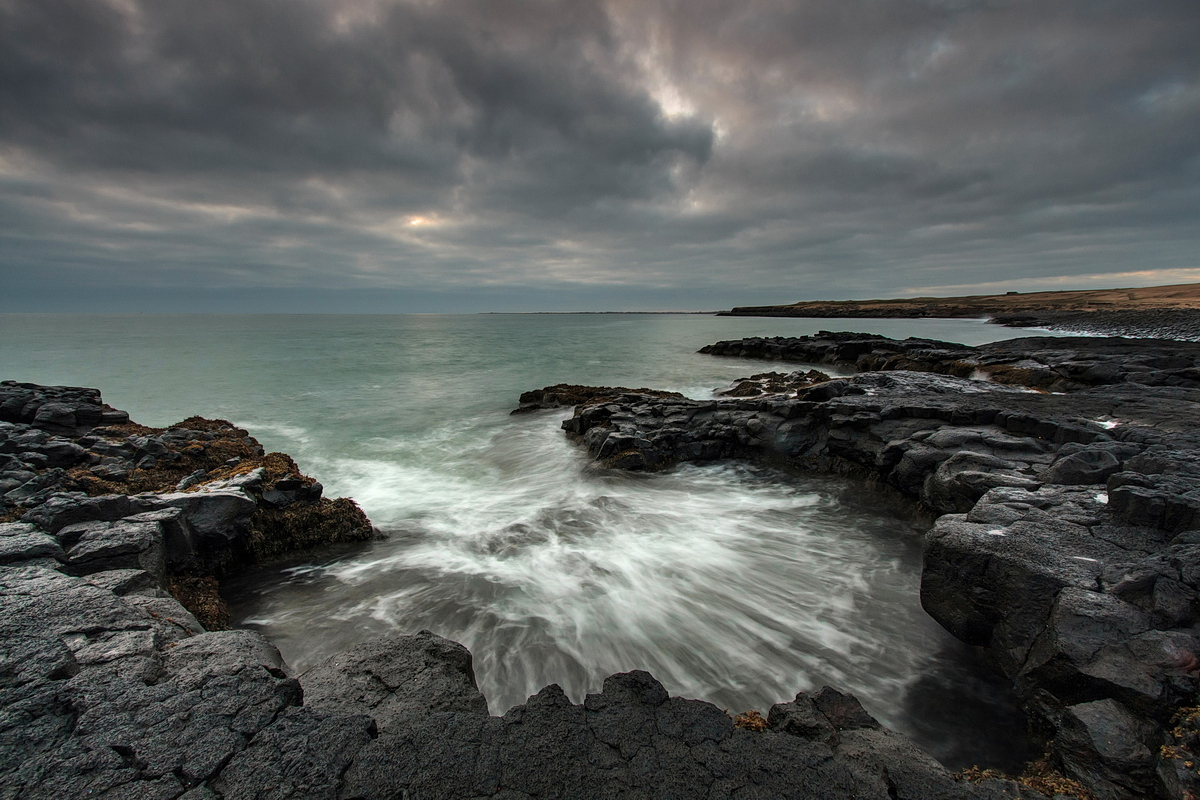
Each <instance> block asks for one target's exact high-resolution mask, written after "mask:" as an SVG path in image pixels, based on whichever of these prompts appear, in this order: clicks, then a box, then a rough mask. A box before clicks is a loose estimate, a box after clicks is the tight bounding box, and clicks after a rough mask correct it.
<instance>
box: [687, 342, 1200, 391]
mask: <svg viewBox="0 0 1200 800" xmlns="http://www.w3.org/2000/svg"><path fill="white" fill-rule="evenodd" d="M700 352H701V353H708V354H710V355H716V356H737V357H739V358H755V359H765V360H772V361H792V362H797V363H802V364H829V365H831V366H836V367H840V368H843V369H853V370H859V371H863V372H865V371H889V370H908V371H915V372H934V373H938V374H941V375H952V376H955V377H959V378H982V379H987V380H990V381H993V382H995V383H1003V384H1007V385H1013V386H1024V387H1028V388H1033V389H1042V390H1045V391H1051V392H1065V391H1078V390H1080V389H1088V388H1092V387H1096V386H1111V385H1113V384H1118V383H1132V384H1138V385H1142V386H1179V387H1187V388H1193V389H1194V388H1197V387H1200V343H1197V342H1171V341H1161V340H1154V339H1120V338H1092V337H1086V338H1076V337H1062V338H1059V337H1030V338H1023V339H1009V340H1007V341H1002V342H992V343H990V344H984V345H979V346H978V347H970V346H968V345H963V344H955V343H953V342H939V341H936V340H933V339H915V338H910V339H888V338H886V337H883V336H877V335H874V334H867V333H831V332H829V331H821V332H820V333H818V334H816V335H815V336H800V337H794V338H788V337H781V336H780V337H771V338H757V337H756V338H750V339H737V340H733V341H725V342H717V343H715V344H711V345H708V346H706V347H703V348H701V349H700Z"/></svg>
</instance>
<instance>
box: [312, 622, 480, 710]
mask: <svg viewBox="0 0 1200 800" xmlns="http://www.w3.org/2000/svg"><path fill="white" fill-rule="evenodd" d="M303 683H304V691H305V698H306V704H307V705H308V706H309V707H310V708H315V709H318V710H324V711H330V712H337V713H343V714H365V715H369V716H371V717H373V718H374V719H375V721H376V723H377V724H378V725H379V730H381V731H391V730H399V729H400V728H402V727H403V726H404V724H405V723H406V722H407V721H409V720H411V719H413V718H414V717H422V716H427V715H429V714H432V713H437V712H456V713H463V714H477V715H483V716H486V715H487V700H485V699H484V697H483V695H482V694H480V693H479V690H478V689H477V688H476V687H475V673H474V671H473V670H472V669H471V654H470V652H468V651H467V649H466V648H465V647H463V646H462V645H461V644H458V643H457V642H452V641H450V640H448V639H443V638H442V637H440V636H437V635H435V634H433V633H431V632H430V631H421V632H420V633H418V634H415V635H413V636H399V637H394V638H388V639H375V640H372V641H369V642H364V643H363V644H359V645H355V646H354V647H351V648H350V649H348V650H345V651H343V652H341V653H339V654H338V655H336V656H333V657H332V658H329V659H327V660H325V661H323V662H321V663H320V664H318V665H316V666H315V667H313V668H312V669H310V670H308V672H306V673H305V674H304V678H303Z"/></svg>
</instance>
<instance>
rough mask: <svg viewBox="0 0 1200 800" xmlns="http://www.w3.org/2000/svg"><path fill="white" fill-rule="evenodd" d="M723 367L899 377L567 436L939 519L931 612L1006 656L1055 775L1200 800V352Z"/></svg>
mask: <svg viewBox="0 0 1200 800" xmlns="http://www.w3.org/2000/svg"><path fill="white" fill-rule="evenodd" d="M704 352H712V353H716V354H724V355H736V356H741V357H762V358H772V359H779V360H792V359H795V360H797V361H801V362H805V361H807V362H808V363H822V364H835V365H837V366H840V367H843V368H845V367H858V368H863V369H876V370H888V371H875V372H863V373H860V374H857V375H854V376H852V377H848V378H839V379H836V380H830V381H827V382H824V383H820V384H816V385H814V386H811V387H809V388H801V389H799V390H797V391H791V392H786V393H781V394H777V395H773V396H764V397H759V398H754V399H744V400H743V399H738V400H734V399H729V400H713V401H696V400H662V399H658V398H649V397H634V396H627V397H623V398H621V399H620V400H619V401H615V402H596V403H592V404H587V405H584V406H580V407H579V408H577V409H576V412H575V415H574V417H573V418H571V419H569V420H566V421H565V422H564V423H563V426H564V428H565V429H566V430H567V431H568V432H569V433H570V434H571V435H572V436H574V437H575V438H577V439H578V440H579V441H580V442H582V444H583V445H584V446H586V447H587V449H588V451H589V452H590V453H591V454H592V456H593V457H594V458H596V459H597V461H598V462H599V463H600V464H601V465H604V466H608V467H615V468H622V469H663V468H667V467H669V466H671V465H673V464H676V463H678V462H681V461H689V460H707V459H719V458H745V459H754V460H759V461H765V462H768V463H776V464H781V465H786V466H790V467H798V468H803V469H813V470H820V471H825V472H837V473H842V474H848V475H854V476H858V477H862V478H865V479H867V480H870V481H872V482H874V483H875V484H877V485H880V486H886V487H890V488H891V489H893V490H895V491H898V492H900V493H902V494H904V495H906V496H909V497H912V498H915V499H918V500H920V502H921V503H922V504H923V505H924V506H925V507H926V508H928V509H929V510H931V511H933V512H935V513H937V514H939V515H941V516H940V517H939V518H938V520H937V523H936V524H935V526H934V527H933V529H932V530H931V531H930V532H929V534H928V535H927V537H926V540H925V555H924V565H923V570H922V602H923V604H924V606H925V608H926V609H927V610H928V611H929V613H930V614H931V615H932V616H933V617H934V618H936V619H937V620H938V621H939V622H941V623H942V624H943V625H944V626H945V627H946V628H947V629H948V630H949V631H950V632H952V633H953V634H955V635H956V636H957V637H958V638H960V639H962V640H963V641H965V642H967V643H969V644H973V645H978V646H981V647H984V648H986V649H987V650H988V652H989V653H990V654H991V656H992V658H993V660H994V661H995V663H996V664H997V666H998V667H999V668H1000V669H1001V670H1002V671H1003V672H1004V673H1005V674H1006V675H1008V676H1009V677H1010V678H1011V679H1012V680H1013V682H1014V684H1015V686H1016V687H1017V689H1018V691H1019V693H1020V695H1021V696H1022V698H1023V699H1024V701H1025V703H1026V705H1027V707H1028V709H1029V710H1030V711H1031V712H1032V713H1033V715H1034V717H1035V719H1036V720H1037V721H1038V723H1039V724H1040V726H1041V729H1042V731H1043V732H1044V734H1045V738H1046V739H1047V740H1048V741H1049V743H1050V745H1051V746H1052V748H1053V758H1054V762H1055V764H1056V765H1057V766H1058V767H1059V768H1061V769H1062V770H1064V771H1065V772H1066V773H1067V774H1069V775H1071V776H1072V777H1074V778H1076V779H1078V780H1079V781H1081V782H1082V783H1084V784H1085V785H1086V786H1087V787H1088V788H1089V789H1090V790H1091V791H1092V792H1093V793H1094V795H1095V796H1096V797H1100V798H1124V797H1147V796H1163V797H1186V796H1188V795H1187V793H1188V792H1196V791H1197V790H1198V789H1200V781H1198V778H1197V774H1196V771H1195V769H1194V768H1193V766H1192V765H1193V764H1195V763H1197V759H1196V754H1195V753H1194V752H1191V751H1188V750H1187V748H1186V747H1184V748H1180V747H1178V746H1177V743H1178V742H1179V741H1183V740H1187V735H1186V732H1185V733H1184V734H1179V733H1177V731H1178V728H1177V727H1176V724H1175V723H1176V721H1175V718H1176V716H1177V715H1179V714H1180V712H1181V710H1183V715H1184V716H1185V717H1187V716H1188V709H1189V708H1190V707H1192V706H1195V705H1196V702H1197V689H1198V688H1200V680H1198V679H1197V671H1198V669H1200V660H1198V656H1200V628H1198V627H1197V625H1196V623H1197V611H1198V605H1197V603H1198V594H1200V591H1198V590H1200V488H1197V487H1198V486H1200V434H1198V433H1197V431H1196V428H1195V423H1196V420H1198V419H1200V389H1198V388H1197V386H1198V383H1197V378H1198V377H1200V373H1197V371H1196V364H1197V357H1198V355H1200V347H1197V346H1195V345H1190V344H1183V343H1167V342H1125V341H1116V342H1114V341H1112V340H1094V339H1087V340H1072V339H1025V340H1014V341H1011V342H1004V343H999V344H997V345H995V346H984V347H980V348H968V347H964V346H961V345H951V344H946V343H941V342H930V341H926V340H913V339H910V340H905V341H903V342H897V341H893V340H887V339H882V338H881V337H873V336H864V335H862V334H822V335H819V336H817V337H804V338H802V339H796V340H780V339H774V340H770V339H768V340H764V339H753V340H745V341H743V342H723V343H720V344H718V345H714V346H712V347H709V348H705V350H704ZM914 368H917V369H921V370H923V371H921V372H914V371H911V370H913V369H914ZM931 373H938V374H931ZM964 373H965V374H975V375H986V374H991V375H992V376H994V377H1002V378H1003V379H1004V380H1005V381H1006V382H1007V383H1017V382H1018V380H1017V379H1018V378H1019V377H1022V376H1023V377H1025V378H1026V379H1027V381H1028V383H1029V384H1030V385H1033V386H1047V385H1048V386H1051V387H1054V388H1055V389H1057V390H1062V389H1067V388H1071V389H1076V391H1073V392H1072V393H1070V394H1065V395H1064V394H1059V395H1052V394H1046V393H1044V392H1032V391H1029V390H1027V389H1021V388H1017V387H1015V386H1011V385H1001V384H997V383H994V382H988V381H980V380H967V379H965V378H963V377H953V375H954V374H964ZM1189 718H1190V719H1192V720H1193V724H1194V716H1192V717H1189ZM1172 748H1174V749H1172Z"/></svg>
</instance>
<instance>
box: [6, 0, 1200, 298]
mask: <svg viewBox="0 0 1200 800" xmlns="http://www.w3.org/2000/svg"><path fill="white" fill-rule="evenodd" d="M1197 42H1200V2H1197V0H1177V1H1174V2H1172V1H1170V0H1125V1H1124V2H1116V1H1111V2H1110V1H1108V0H1054V1H1053V2H1047V1H1046V0H1011V1H1007V0H791V1H790V2H784V1H783V0H739V2H728V0H721V1H720V2H718V1H717V0H661V1H660V0H608V1H607V2H605V1H602V0H557V1H555V0H445V1H440V0H205V2H203V3H197V2H195V1H194V0H0V311H67V312H78V311H122V312H126V311H147V312H151V311H172V312H175V311H198V312H210V311H238V312H254V311H264V312H266V311H270V312H288V311H293V312H320V311H329V312H354V311H363V312H385V313H386V312H474V311H572V310H589V311H596V310H660V309H676V310H699V309H705V310H713V309H720V308H729V307H731V306H734V305H749V304H759V303H787V302H796V301H800V300H808V299H863V298H872V297H891V296H913V295H924V294H972V293H993V292H1000V291H1006V290H1021V291H1027V290H1045V289H1059V288H1061V289H1075V288H1097V287H1117V286H1147V285H1155V284H1169V283H1186V282H1195V281H1200V255H1198V254H1200V46H1198V45H1197Z"/></svg>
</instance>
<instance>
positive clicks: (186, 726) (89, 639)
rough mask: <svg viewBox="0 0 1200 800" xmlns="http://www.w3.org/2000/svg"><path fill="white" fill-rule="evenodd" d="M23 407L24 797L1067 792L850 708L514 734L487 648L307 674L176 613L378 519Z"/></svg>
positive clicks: (17, 739) (603, 695) (278, 481)
mask: <svg viewBox="0 0 1200 800" xmlns="http://www.w3.org/2000/svg"><path fill="white" fill-rule="evenodd" d="M603 396H608V395H603ZM14 397H15V398H17V399H16V400H13V399H12V398H14ZM672 397H677V396H670V395H668V398H672ZM31 398H32V399H31ZM649 399H653V400H660V399H664V398H662V397H651V398H649ZM10 400H11V402H9V401H10ZM0 403H4V404H6V405H5V406H4V407H5V408H16V407H18V405H19V409H18V411H17V412H11V416H9V417H8V419H7V421H6V422H4V423H0V452H3V453H4V455H5V457H6V458H7V459H8V460H6V461H5V462H4V472H3V474H4V476H5V478H4V479H5V480H8V481H10V488H9V489H8V491H7V492H6V493H5V494H4V496H3V497H4V500H3V502H4V509H5V515H6V518H7V520H8V521H6V522H3V523H0V797H3V798H23V799H24V798H61V797H85V796H89V797H90V796H94V797H107V798H186V800H211V799H213V798H226V799H227V800H235V799H240V798H246V799H247V800H249V799H250V798H263V797H273V798H317V799H320V798H329V799H330V800H333V798H363V800H367V799H368V798H380V800H382V799H383V798H395V797H401V796H402V797H406V798H412V799H413V800H416V799H417V798H484V797H490V798H503V799H504V800H518V799H521V798H529V799H530V800H532V798H567V797H581V798H591V797H610V796H611V797H681V798H691V797H722V798H723V797H737V798H750V797H772V798H786V797H796V798H801V797H803V798H829V799H830V800H850V798H878V800H888V798H912V799H913V800H916V799H917V798H1016V797H1022V798H1027V799H1029V800H1034V799H1036V798H1041V797H1043V795H1041V794H1038V793H1037V792H1034V791H1032V790H1031V789H1029V788H1027V787H1022V786H1020V785H1017V784H1014V783H1011V782H1008V781H1004V780H998V779H990V778H989V779H985V780H983V781H982V782H980V783H978V784H973V783H963V782H960V781H958V780H956V779H955V778H954V777H953V776H951V775H950V774H948V773H947V772H946V770H945V769H943V768H942V767H941V766H940V765H939V764H938V763H937V762H935V761H934V760H933V759H931V758H930V757H929V756H927V755H925V754H924V753H922V752H921V751H920V750H918V749H917V748H916V747H915V746H914V745H912V744H911V743H910V742H909V741H908V740H907V739H905V738H904V737H902V736H900V735H897V734H895V733H892V732H891V731H888V730H887V729H885V728H883V727H881V726H880V725H879V724H878V723H877V722H876V721H875V720H874V719H872V718H871V717H870V716H869V715H868V714H867V713H866V712H865V711H864V710H863V709H862V707H861V706H860V705H859V704H858V703H857V701H856V700H854V699H853V698H852V697H849V696H847V695H842V694H840V693H838V692H836V691H835V690H832V689H825V690H823V691H822V692H819V693H817V694H814V695H807V694H801V695H798V696H797V697H796V698H795V699H794V700H792V701H790V702H787V703H781V704H779V705H776V706H775V707H773V708H772V709H770V711H769V713H768V715H767V716H766V717H765V718H763V717H754V716H753V715H752V716H751V717H749V718H748V719H750V720H751V723H750V724H743V723H738V722H735V720H734V719H732V718H730V717H729V716H728V715H727V714H726V713H725V712H724V711H722V710H721V709H718V708H716V707H715V706H713V705H711V704H709V703H704V702H700V701H696V700H685V699H681V698H672V697H669V696H668V694H667V692H666V691H665V690H664V689H663V687H662V685H661V684H659V683H658V682H657V681H656V680H655V679H654V678H653V677H652V676H650V675H649V674H647V673H645V672H631V673H626V674H621V675H614V676H612V677H610V678H609V679H608V680H606V681H605V684H604V689H603V691H602V692H600V693H598V694H594V695H589V696H588V697H587V698H586V700H585V701H584V702H583V703H582V704H573V703H571V702H570V701H569V700H568V699H567V697H566V696H565V695H564V694H563V692H562V690H561V689H559V688H558V687H557V686H549V687H546V688H545V689H543V690H542V691H541V692H539V693H538V694H536V695H535V696H533V697H531V698H530V699H529V702H528V703H526V704H525V705H523V706H519V707H517V708H514V709H511V710H510V711H509V712H508V713H506V714H505V715H504V716H502V717H492V716H489V715H488V713H487V704H486V702H485V701H484V698H483V697H482V695H480V693H479V691H478V689H477V688H476V686H475V679H474V674H473V671H472V666H471V656H470V653H468V652H467V651H466V649H465V648H463V647H462V646H461V645H458V644H455V643H454V642H450V641H447V640H445V639H442V638H440V637H438V636H435V635H434V634H432V633H429V632H427V631H424V632H421V633H419V634H415V635H412V636H396V637H390V638H385V639H380V640H374V641H370V642H366V643H363V644H361V645H358V646H356V647H354V648H351V649H350V650H348V651H346V652H344V653H342V654H339V655H338V656H335V657H334V658H332V659H330V660H328V661H327V662H325V663H323V664H320V665H318V666H316V667H314V668H313V669H312V670H310V671H309V672H307V673H305V674H304V675H302V676H299V678H297V677H296V676H293V675H291V674H290V673H289V670H288V667H287V666H286V665H285V664H284V663H283V661H282V659H281V658H280V655H279V652H278V651H277V650H276V649H275V648H274V647H273V646H272V645H271V644H270V643H269V642H268V641H267V640H266V639H264V638H263V637H262V636H260V635H258V634H256V633H253V632H250V631H214V630H206V629H205V626H204V625H203V624H202V622H201V621H200V620H198V619H197V618H196V616H195V615H193V614H192V613H190V612H189V611H188V610H187V609H186V608H184V606H183V605H181V603H180V602H179V600H177V599H176V598H177V597H186V596H189V592H188V591H187V590H189V589H191V590H195V589H196V585H197V583H198V582H201V583H202V582H204V581H213V580H214V576H215V575H219V574H222V573H224V572H228V571H232V570H235V569H237V568H238V566H239V565H240V564H243V563H246V562H247V561H254V560H260V559H263V558H268V557H271V556H272V555H274V554H277V553H279V552H283V551H287V550H291V549H295V548H299V547H305V546H309V545H311V544H314V543H317V542H319V541H328V540H331V539H333V540H337V539H345V538H354V537H361V536H365V535H368V534H369V532H370V530H369V526H366V527H363V525H362V524H361V523H362V522H363V521H364V520H365V518H364V517H362V516H361V512H358V514H357V516H355V515H354V514H347V513H342V512H339V511H338V507H337V506H329V505H324V504H325V503H328V502H329V501H324V500H323V499H321V497H320V495H321V489H320V486H319V484H316V483H315V482H314V481H312V480H311V479H309V478H306V477H304V476H303V475H302V474H300V473H299V470H298V469H296V467H295V464H294V463H293V462H292V461H291V460H290V459H288V458H287V457H286V456H282V455H281V454H266V455H264V454H263V453H262V452H261V448H259V447H258V444H257V442H255V441H254V440H253V439H252V438H251V437H249V435H248V434H247V433H246V432H245V431H242V430H240V429H237V428H236V427H234V426H232V425H229V424H228V423H224V422H221V421H209V420H200V419H199V418H192V419H190V420H186V421H185V422H184V423H181V424H180V425H177V426H173V427H171V428H166V429H152V428H145V427H143V426H137V425H134V424H133V423H129V422H128V418H127V417H126V416H124V415H123V413H122V412H117V411H115V410H113V409H108V408H107V407H105V406H103V404H102V403H101V400H100V396H99V393H98V392H95V391H93V390H84V389H61V388H46V387H37V386H31V385H23V384H12V383H5V384H0ZM50 403H57V404H59V405H60V407H59V408H53V409H51V411H50V412H46V413H42V412H41V409H42V408H44V407H45V406H46V405H48V404H50ZM31 404H32V406H31ZM73 404H74V405H73ZM85 405H86V406H87V408H83V406H85ZM62 406H66V408H62ZM26 409H30V410H26ZM6 413H10V412H7V411H6ZM39 415H40V416H39ZM31 484H32V485H31ZM114 488H124V489H127V490H128V491H127V492H125V493H121V492H118V491H114ZM333 502H335V503H336V501H333ZM323 508H324V509H330V510H328V511H322V510H321V509H323ZM355 520H358V523H359V524H355ZM346 531H350V532H351V534H352V536H345V533H346ZM181 581H191V583H181Z"/></svg>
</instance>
